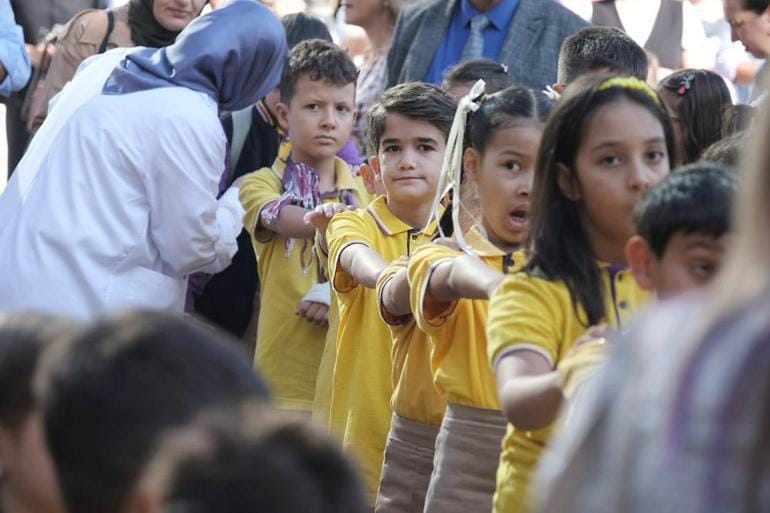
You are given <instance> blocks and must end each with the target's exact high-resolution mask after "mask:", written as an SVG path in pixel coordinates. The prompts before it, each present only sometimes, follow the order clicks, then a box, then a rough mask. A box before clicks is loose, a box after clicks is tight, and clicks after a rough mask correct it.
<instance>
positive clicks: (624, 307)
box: [618, 301, 628, 310]
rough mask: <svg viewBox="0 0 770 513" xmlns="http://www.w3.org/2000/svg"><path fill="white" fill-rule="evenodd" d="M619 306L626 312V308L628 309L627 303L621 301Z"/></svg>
mask: <svg viewBox="0 0 770 513" xmlns="http://www.w3.org/2000/svg"><path fill="white" fill-rule="evenodd" d="M618 306H619V307H620V308H621V309H623V310H625V309H626V308H628V303H626V302H625V301H621V302H620V303H618Z"/></svg>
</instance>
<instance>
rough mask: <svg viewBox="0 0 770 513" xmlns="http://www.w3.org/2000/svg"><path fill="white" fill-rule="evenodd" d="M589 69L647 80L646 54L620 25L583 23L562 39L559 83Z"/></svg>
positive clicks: (565, 82)
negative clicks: (582, 25)
mask: <svg viewBox="0 0 770 513" xmlns="http://www.w3.org/2000/svg"><path fill="white" fill-rule="evenodd" d="M592 72H600V73H612V74H617V75H623V76H631V77H636V78H638V79H639V80H647V54H646V53H645V51H644V49H643V48H642V47H641V46H639V45H638V44H636V42H635V41H634V40H633V39H631V38H630V37H629V36H628V35H627V34H626V33H625V32H623V31H622V30H620V29H617V28H615V27H586V28H584V29H581V30H578V31H577V32H575V33H574V34H572V35H571V36H569V37H568V38H566V39H565V40H564V42H563V43H562V45H561V50H560V51H559V69H558V73H557V75H558V79H557V80H558V81H559V83H560V84H571V83H572V82H574V81H575V80H576V79H577V78H578V77H580V76H582V75H585V74H586V73H592Z"/></svg>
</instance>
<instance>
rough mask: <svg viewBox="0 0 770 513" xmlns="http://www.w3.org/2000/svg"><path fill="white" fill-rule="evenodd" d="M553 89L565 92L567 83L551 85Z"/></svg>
mask: <svg viewBox="0 0 770 513" xmlns="http://www.w3.org/2000/svg"><path fill="white" fill-rule="evenodd" d="M551 89H553V90H554V91H556V92H557V93H559V94H564V90H565V89H567V84H554V85H552V86H551Z"/></svg>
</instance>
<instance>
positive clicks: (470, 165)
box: [463, 148, 481, 182]
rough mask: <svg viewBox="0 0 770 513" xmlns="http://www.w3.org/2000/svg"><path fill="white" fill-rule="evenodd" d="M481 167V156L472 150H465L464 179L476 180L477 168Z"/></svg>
mask: <svg viewBox="0 0 770 513" xmlns="http://www.w3.org/2000/svg"><path fill="white" fill-rule="evenodd" d="M480 167H481V155H479V152H478V151H476V150H474V149H473V148H465V152H464V153H463V171H465V177H466V178H468V179H470V180H473V181H474V182H475V181H476V180H477V178H476V177H477V176H478V173H479V168H480Z"/></svg>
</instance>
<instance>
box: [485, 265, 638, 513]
mask: <svg viewBox="0 0 770 513" xmlns="http://www.w3.org/2000/svg"><path fill="white" fill-rule="evenodd" d="M601 271H602V279H603V281H604V287H605V289H604V290H605V291H606V292H605V309H606V316H605V318H604V319H602V320H601V322H600V323H606V324H609V325H612V326H615V327H616V328H622V327H624V326H626V325H627V323H628V322H629V319H630V317H631V315H632V314H633V313H634V312H635V311H636V310H637V309H638V308H639V307H640V306H641V305H643V304H644V303H646V302H647V301H648V299H649V294H648V293H647V292H646V291H644V290H642V289H640V288H639V286H638V285H637V284H636V281H635V280H634V277H633V276H632V275H631V273H630V272H629V271H627V270H625V269H620V268H618V267H617V266H608V265H601ZM581 319H585V314H584V313H583V311H582V308H581V309H580V315H579V316H578V315H576V314H575V310H574V308H573V306H572V300H571V299H570V295H569V290H568V289H567V286H566V285H565V284H564V282H562V281H551V280H546V279H543V278H538V277H535V276H531V275H528V274H524V273H517V274H514V275H512V276H508V277H506V279H505V280H504V281H503V283H502V284H501V285H500V286H499V287H498V288H497V290H496V291H495V294H494V296H493V297H492V299H491V301H490V306H489V323H488V326H487V332H488V338H489V355H488V356H489V361H490V362H491V364H492V366H493V367H496V366H497V363H498V362H499V361H500V360H501V359H502V358H505V357H506V356H507V355H510V354H511V353H513V352H515V351H519V350H522V349H526V350H530V351H535V352H537V353H539V354H541V355H542V356H543V357H544V358H545V359H546V360H548V362H550V363H551V365H552V366H553V368H554V369H555V368H556V366H557V365H558V364H559V362H560V361H561V360H562V359H563V358H564V357H565V356H566V355H567V353H568V351H569V350H570V348H571V347H572V344H573V343H574V342H575V340H576V339H577V338H578V337H580V336H581V335H583V334H584V333H585V331H586V329H587V327H586V326H585V325H584V324H583V323H582V322H581ZM550 432H551V427H550V426H549V427H546V428H543V429H539V430H537V431H519V430H516V429H514V428H513V426H511V425H510V424H509V425H508V432H507V433H506V436H505V439H504V441H503V452H502V453H501V455H500V465H499V467H498V470H497V491H496V492H495V498H494V511H495V512H496V513H521V512H525V511H528V509H529V508H528V500H529V498H528V491H529V481H530V477H531V474H532V471H533V469H534V468H535V465H536V464H537V461H538V459H539V458H540V453H541V451H542V449H543V447H544V445H545V443H546V442H547V440H548V437H549V435H550Z"/></svg>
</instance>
